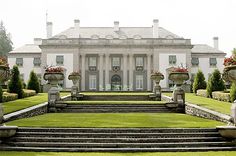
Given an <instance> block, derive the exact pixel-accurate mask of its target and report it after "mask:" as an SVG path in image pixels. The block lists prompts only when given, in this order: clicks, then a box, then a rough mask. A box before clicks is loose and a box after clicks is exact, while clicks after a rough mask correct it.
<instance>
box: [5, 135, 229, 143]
mask: <svg viewBox="0 0 236 156" xmlns="http://www.w3.org/2000/svg"><path fill="white" fill-rule="evenodd" d="M9 141H11V142H78V143H155V142H156V143H165V142H172V143H174V142H216V141H218V142H219V141H226V139H224V138H222V137H189V138H70V137H69V138H62V137H56V138H53V137H43V136H42V137H13V138H11V139H10V140H9Z"/></svg>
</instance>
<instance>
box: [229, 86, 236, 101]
mask: <svg viewBox="0 0 236 156" xmlns="http://www.w3.org/2000/svg"><path fill="white" fill-rule="evenodd" d="M234 100H236V85H235V83H232V85H231V87H230V101H231V102H234Z"/></svg>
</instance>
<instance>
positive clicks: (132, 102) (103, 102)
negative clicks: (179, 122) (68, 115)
mask: <svg viewBox="0 0 236 156" xmlns="http://www.w3.org/2000/svg"><path fill="white" fill-rule="evenodd" d="M65 103H68V104H164V103H166V101H66V102H65Z"/></svg>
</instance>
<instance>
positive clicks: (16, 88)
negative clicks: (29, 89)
mask: <svg viewBox="0 0 236 156" xmlns="http://www.w3.org/2000/svg"><path fill="white" fill-rule="evenodd" d="M8 92H9V93H16V94H17V95H18V98H19V99H21V98H22V97H23V90H22V82H21V79H20V72H19V69H18V67H17V66H16V65H14V66H13V69H12V76H11V79H10V82H9V84H8Z"/></svg>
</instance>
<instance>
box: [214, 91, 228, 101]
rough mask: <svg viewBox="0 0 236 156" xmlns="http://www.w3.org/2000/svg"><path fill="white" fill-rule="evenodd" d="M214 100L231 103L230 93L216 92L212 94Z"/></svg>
mask: <svg viewBox="0 0 236 156" xmlns="http://www.w3.org/2000/svg"><path fill="white" fill-rule="evenodd" d="M212 98H213V99H215V100H219V101H227V102H230V93H227V92H223V91H215V92H212Z"/></svg>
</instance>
